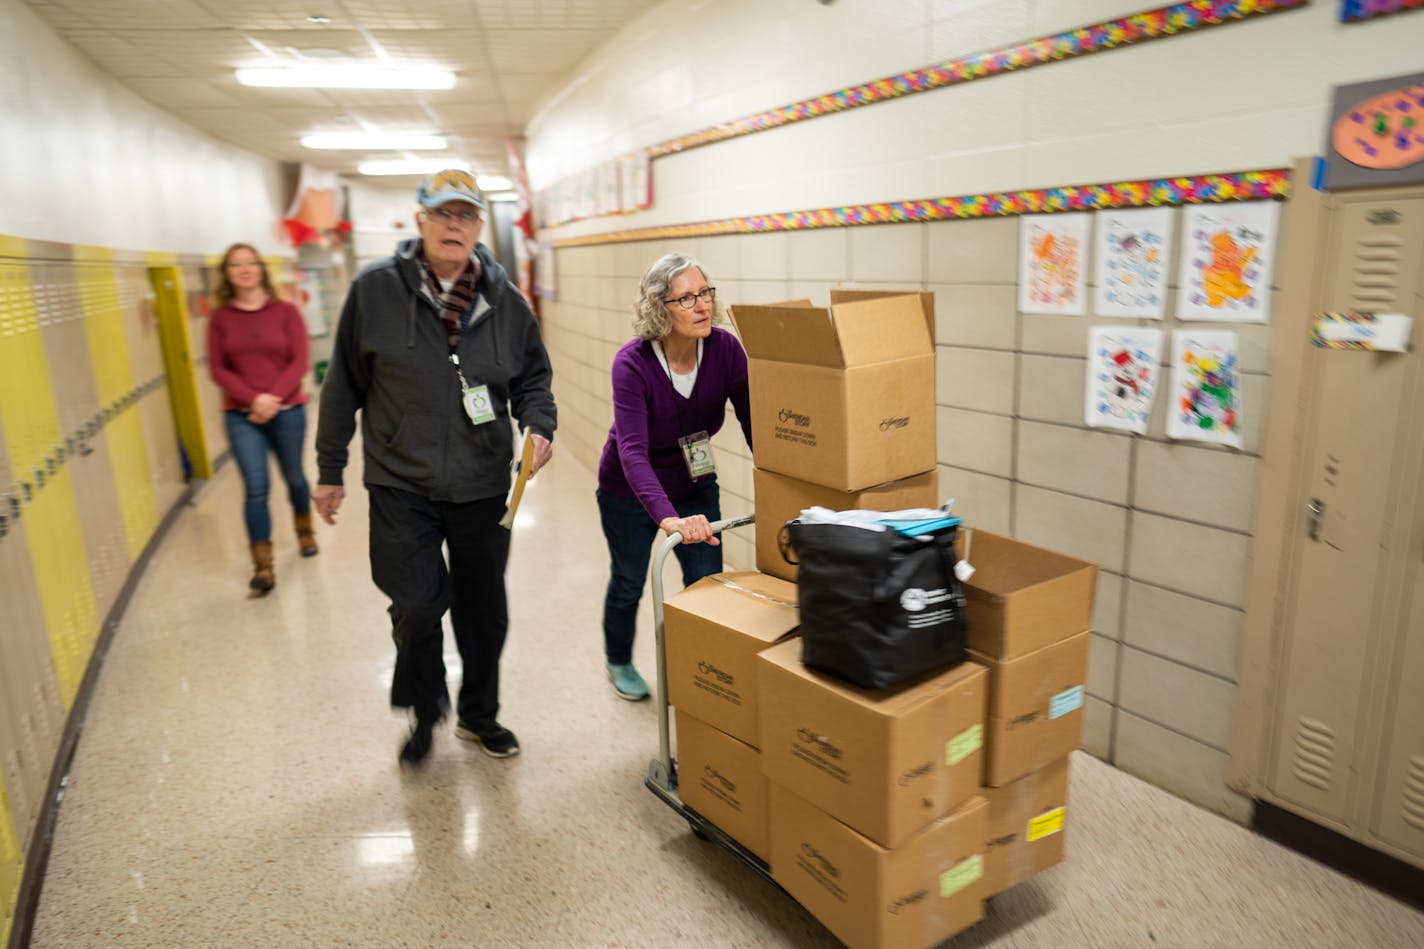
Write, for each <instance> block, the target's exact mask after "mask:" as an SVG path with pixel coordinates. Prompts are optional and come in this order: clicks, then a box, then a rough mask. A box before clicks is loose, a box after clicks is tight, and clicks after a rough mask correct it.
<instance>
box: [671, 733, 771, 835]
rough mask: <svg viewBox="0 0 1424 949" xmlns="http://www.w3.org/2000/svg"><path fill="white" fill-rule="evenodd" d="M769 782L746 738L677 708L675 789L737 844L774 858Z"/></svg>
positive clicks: (758, 756)
mask: <svg viewBox="0 0 1424 949" xmlns="http://www.w3.org/2000/svg"><path fill="white" fill-rule="evenodd" d="M769 789H770V782H768V781H767V780H766V775H764V774H762V773H761V754H760V753H759V752H758V751H757V750H756V749H755V748H753V747H752V746H751V745H748V744H747V743H746V742H742V741H738V740H737V739H735V738H733V737H732V736H731V735H727V734H724V733H722V732H719V731H718V730H717V729H715V728H713V727H712V726H711V725H708V724H707V723H706V722H702V721H699V720H698V719H696V718H694V717H693V716H691V715H688V714H687V713H686V712H684V711H682V710H681V709H678V711H677V793H678V796H679V797H681V798H682V803H683V804H686V805H687V806H688V807H690V808H692V809H693V810H694V811H696V812H697V813H699V814H701V815H702V816H703V817H705V818H707V819H708V820H709V821H711V822H712V823H713V824H715V825H717V827H719V828H721V829H722V830H723V831H725V832H726V834H727V836H728V837H731V838H732V839H733V840H735V841H736V842H737V843H739V844H741V845H742V846H743V847H746V848H747V849H748V850H750V851H751V852H752V853H754V854H756V855H757V856H758V857H761V858H762V859H763V860H766V861H768V862H770V860H771V841H770V839H769V836H770V832H771V825H770V823H769V821H768V818H767V812H768V807H769V804H768V800H767V798H768V794H769Z"/></svg>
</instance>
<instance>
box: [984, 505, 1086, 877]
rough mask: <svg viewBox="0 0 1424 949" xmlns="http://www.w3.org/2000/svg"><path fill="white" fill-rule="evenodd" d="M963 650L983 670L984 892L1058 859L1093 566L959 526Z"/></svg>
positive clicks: (1079, 711)
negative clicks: (965, 575) (964, 571)
mask: <svg viewBox="0 0 1424 949" xmlns="http://www.w3.org/2000/svg"><path fill="white" fill-rule="evenodd" d="M960 545H961V551H960V552H961V554H964V553H965V552H966V551H967V553H968V559H969V561H970V562H971V563H972V564H973V565H974V575H973V576H972V577H970V579H969V581H968V582H967V583H966V584H965V597H966V599H967V601H968V602H967V605H966V607H965V619H966V622H967V623H968V626H969V632H968V644H969V654H970V656H971V657H972V659H973V661H974V662H975V663H977V664H979V665H981V666H983V667H984V668H985V669H987V670H988V673H989V706H988V716H987V721H986V732H985V737H984V747H985V757H984V775H983V783H984V788H985V789H984V791H983V794H984V796H985V797H986V798H987V799H988V803H989V821H988V837H987V838H986V842H985V853H986V856H985V868H984V872H985V895H986V896H992V895H993V894H995V893H999V892H1002V891H1003V890H1006V889H1008V888H1009V887H1011V886H1013V885H1014V884H1016V883H1020V882H1022V881H1023V880H1026V879H1028V878H1029V877H1030V876H1033V875H1034V874H1035V873H1038V872H1040V871H1041V870H1045V869H1047V868H1048V867H1051V866H1053V865H1054V864H1056V863H1057V862H1058V861H1059V860H1061V859H1062V857H1063V846H1064V832H1065V829H1066V818H1067V805H1068V755H1069V753H1070V752H1072V751H1073V749H1075V748H1077V747H1078V745H1079V744H1080V742H1081V741H1082V733H1083V687H1084V681H1085V679H1086V676H1087V665H1088V640H1089V638H1090V633H1089V628H1090V625H1091V622H1092V614H1093V595H1094V592H1095V590H1096V588H1097V577H1098V568H1097V565H1096V564H1092V563H1089V562H1087V561H1084V560H1078V559H1076V558H1074V557H1069V556H1066V555H1064V554H1060V553H1055V552H1054V551H1051V550H1045V549H1043V548H1042V547H1035V546H1033V545H1032V544H1026V543H1024V542H1022V541H1018V540H1014V539H1012V538H1008V537H1001V536H999V535H997V534H992V533H990V532H988V531H982V530H971V531H967V532H966V533H965V535H964V536H963V537H962V538H961V539H960Z"/></svg>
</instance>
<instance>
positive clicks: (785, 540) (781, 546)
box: [776, 521, 801, 567]
mask: <svg viewBox="0 0 1424 949" xmlns="http://www.w3.org/2000/svg"><path fill="white" fill-rule="evenodd" d="M791 524H792V522H791V521H787V522H786V523H785V524H782V525H781V530H779V531H777V532H776V549H777V551H778V552H780V554H781V559H782V560H785V561H786V562H787V563H789V564H791V566H793V567H796V566H800V564H801V561H800V560H792V559H791V551H792V550H794V549H795V548H793V547H792V546H791Z"/></svg>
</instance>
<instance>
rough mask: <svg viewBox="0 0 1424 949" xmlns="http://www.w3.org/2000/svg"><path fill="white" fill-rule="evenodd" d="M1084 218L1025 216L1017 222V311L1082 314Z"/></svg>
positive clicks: (1086, 240)
mask: <svg viewBox="0 0 1424 949" xmlns="http://www.w3.org/2000/svg"><path fill="white" fill-rule="evenodd" d="M1088 217H1089V216H1088V215H1087V214H1026V215H1024V216H1023V217H1022V218H1020V219H1019V311H1020V312H1022V313H1071V314H1079V315H1081V314H1082V313H1083V292H1084V284H1085V278H1084V275H1083V266H1084V259H1085V257H1086V255H1087V250H1088Z"/></svg>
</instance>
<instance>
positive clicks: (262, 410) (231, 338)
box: [208, 244, 317, 596]
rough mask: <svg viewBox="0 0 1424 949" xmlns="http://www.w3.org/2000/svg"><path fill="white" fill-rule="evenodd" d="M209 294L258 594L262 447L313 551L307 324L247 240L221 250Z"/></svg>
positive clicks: (265, 572)
mask: <svg viewBox="0 0 1424 949" xmlns="http://www.w3.org/2000/svg"><path fill="white" fill-rule="evenodd" d="M214 296H215V302H216V303H217V307H218V308H217V310H215V311H214V312H213V315H212V318H211V319H210V320H209V321H208V368H209V370H210V371H211V372H212V374H213V380H214V381H215V382H217V384H218V386H219V387H220V388H221V389H222V391H223V418H224V421H225V422H226V425H227V437H228V443H229V444H230V445H231V446H232V456H233V458H234V459H235V460H236V461H237V466H238V468H239V469H240V470H241V472H242V483H243V486H244V488H245V489H246V497H245V500H244V502H243V517H244V520H245V521H246V524H247V539H248V544H249V547H250V549H251V551H252V565H253V574H252V580H251V581H249V583H248V587H249V588H250V589H252V590H253V591H254V592H255V593H256V594H257V595H258V596H261V595H263V594H265V593H266V592H267V591H268V590H271V589H272V587H273V585H274V584H275V583H276V578H275V576H274V574H273V571H272V518H271V515H270V513H269V512H268V509H267V495H268V492H269V490H270V479H269V477H268V470H269V466H268V462H267V453H268V452H269V451H271V452H272V453H273V454H275V455H276V456H277V465H278V467H279V468H280V469H281V472H282V478H283V480H285V481H286V482H287V497H288V498H289V499H290V501H291V503H292V511H293V513H294V515H295V519H296V529H297V544H298V547H299V548H300V549H301V553H302V556H303V557H311V556H314V555H315V554H316V552H317V545H316V536H315V534H314V533H313V529H312V519H311V490H310V488H309V487H308V485H307V479H306V475H305V474H304V473H303V472H302V442H303V440H304V439H305V437H306V427H307V419H306V401H307V394H306V393H305V392H303V391H302V376H303V375H304V374H305V373H306V371H307V360H308V353H309V343H308V341H307V328H306V324H305V323H303V322H302V315H301V313H300V312H299V311H298V310H297V308H296V307H295V306H293V305H292V304H290V303H288V302H286V301H285V300H279V299H278V298H277V293H276V291H275V290H274V289H273V288H272V280H271V278H270V277H269V276H268V275H267V267H266V265H265V264H264V263H263V262H262V258H261V257H260V256H258V253H257V251H256V249H254V248H253V247H252V245H250V244H233V245H232V246H231V247H229V248H228V249H227V252H226V253H224V254H223V257H222V265H221V267H220V268H219V277H218V286H217V290H216V292H215V294H214Z"/></svg>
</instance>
